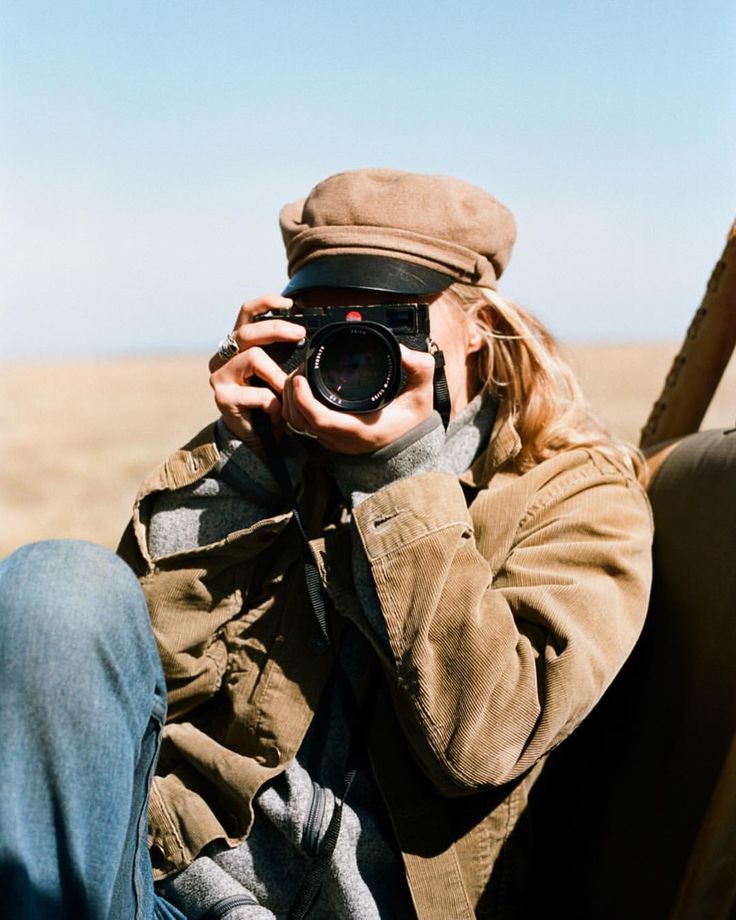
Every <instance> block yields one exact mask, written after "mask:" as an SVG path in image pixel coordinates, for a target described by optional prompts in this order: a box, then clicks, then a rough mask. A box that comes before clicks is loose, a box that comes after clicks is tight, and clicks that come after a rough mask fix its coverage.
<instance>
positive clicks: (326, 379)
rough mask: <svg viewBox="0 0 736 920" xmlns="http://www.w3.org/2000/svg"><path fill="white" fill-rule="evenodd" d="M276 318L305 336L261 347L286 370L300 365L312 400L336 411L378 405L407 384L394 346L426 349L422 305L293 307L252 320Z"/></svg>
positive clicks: (426, 313)
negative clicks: (300, 328)
mask: <svg viewBox="0 0 736 920" xmlns="http://www.w3.org/2000/svg"><path fill="white" fill-rule="evenodd" d="M275 316H278V317H280V318H283V319H285V320H288V321H289V322H290V323H297V324H299V325H300V326H303V327H304V332H305V335H304V339H303V340H302V341H301V342H298V343H296V344H294V343H291V342H274V343H273V344H271V345H268V346H266V347H265V349H264V350H265V351H266V352H267V353H268V354H269V355H270V356H271V357H272V358H273V359H274V361H275V362H276V363H277V364H278V365H279V366H280V367H281V368H282V369H283V370H284V371H285V372H286V373H287V374H288V373H290V372H291V371H293V370H294V369H295V368H297V367H299V365H300V364H302V363H303V364H304V373H305V376H306V378H307V381H308V382H309V385H310V387H311V388H312V392H313V393H314V395H315V398H316V399H318V400H319V401H320V402H322V403H324V405H326V406H329V407H330V408H331V409H336V410H338V411H340V412H352V413H356V414H361V413H366V412H375V411H377V410H378V409H381V408H383V407H384V406H385V405H387V404H388V403H389V402H391V400H392V399H393V398H394V397H395V396H396V395H397V394H398V393H399V392H400V391H401V389H402V388H403V386H404V385H405V383H406V379H405V374H404V373H403V372H402V369H401V352H400V350H399V345H400V344H401V345H405V346H406V347H407V348H413V349H414V350H415V351H425V352H428V351H429V348H430V339H429V306H428V305H427V304H426V303H387V304H371V305H369V306H348V307H324V308H314V309H308V310H305V309H292V310H287V311H284V313H283V314H282V313H266V314H261V315H260V316H258V317H257V319H259V320H263V319H273V318H274V317H275Z"/></svg>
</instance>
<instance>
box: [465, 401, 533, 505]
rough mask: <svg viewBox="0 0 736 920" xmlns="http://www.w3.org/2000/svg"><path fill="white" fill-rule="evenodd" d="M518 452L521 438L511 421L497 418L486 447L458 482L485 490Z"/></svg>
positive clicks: (507, 417)
mask: <svg viewBox="0 0 736 920" xmlns="http://www.w3.org/2000/svg"><path fill="white" fill-rule="evenodd" d="M520 451H521V438H520V437H519V432H518V431H517V430H516V428H515V426H514V423H513V421H512V420H511V418H510V417H509V416H506V417H505V418H503V417H502V418H499V419H497V420H496V424H495V426H494V428H493V433H492V434H491V438H490V441H489V442H488V447H487V448H486V449H485V450H484V451H483V452H482V453H481V454H479V455H478V457H477V458H476V460H475V461H474V462H473V464H472V465H471V467H470V469H469V470H467V471H466V472H465V473H463V474H462V475H461V476H460V481H461V482H464V483H466V484H467V485H470V486H473V488H476V489H482V488H485V487H486V486H487V485H488V483H489V482H490V480H491V478H492V477H493V476H494V475H495V473H497V472H498V470H500V469H501V468H502V467H503V466H504V465H505V464H507V463H509V462H510V461H511V460H514V459H515V458H516V457H518V455H519V452H520Z"/></svg>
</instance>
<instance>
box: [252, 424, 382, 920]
mask: <svg viewBox="0 0 736 920" xmlns="http://www.w3.org/2000/svg"><path fill="white" fill-rule="evenodd" d="M251 420H252V424H253V430H254V432H255V434H257V435H258V437H259V438H260V439H261V444H262V445H263V450H264V453H265V455H266V460H267V462H268V465H269V467H270V469H271V472H272V474H273V477H274V479H275V480H276V482H277V484H278V486H279V488H280V489H281V491H282V493H283V495H284V498H285V499H286V500H287V502H288V503H289V505H290V506H291V509H292V512H293V514H294V520H295V522H296V525H297V527H298V529H299V533H300V536H301V542H302V552H303V559H304V577H305V581H306V585H307V592H308V594H309V600H310V602H311V604H312V609H313V611H314V615H315V618H316V620H317V625H318V627H319V638H318V639H317V641H316V643H315V650H316V651H317V652H325V651H327V650H328V649H329V648H330V647H331V646H332V640H331V639H330V634H329V631H328V628H327V603H328V602H327V600H326V596H325V589H324V586H323V584H322V578H321V577H320V573H319V569H318V568H317V564H316V562H315V560H314V557H313V556H312V551H311V548H310V545H309V538H308V536H307V532H306V530H305V528H304V524H303V522H302V519H301V515H300V513H299V508H298V503H297V495H296V490H295V489H294V486H293V485H292V482H291V478H290V477H289V471H288V470H287V468H286V463H285V462H284V458H283V455H282V453H281V451H280V450H279V447H278V444H277V443H276V439H275V437H274V435H273V429H272V426H271V419H270V418H269V417H268V415H267V414H266V413H265V412H264V411H263V410H262V409H253V410H252V411H251ZM335 675H336V684H337V692H338V699H339V703H340V707H341V709H342V712H343V718H344V719H345V724H346V726H347V729H348V735H349V741H348V749H347V754H346V758H345V766H344V771H343V772H344V778H343V791H342V795H341V796H337V795H336V796H335V805H334V810H333V812H332V817H331V819H330V822H329V825H328V827H327V830H326V831H325V834H324V837H323V838H322V841H321V843H320V845H319V849H318V850H317V853H316V855H315V858H314V861H313V862H312V865H311V866H310V867H309V869H308V870H307V872H306V874H305V876H304V878H303V880H302V884H301V885H300V887H299V889H298V891H297V893H296V896H295V897H294V900H293V902H292V905H291V907H290V909H289V913H288V915H287V920H304V918H306V917H307V916H308V915H309V913H310V912H311V910H312V908H313V906H314V904H315V902H316V900H317V898H318V896H319V893H320V890H321V888H322V882H323V880H324V877H325V874H326V873H327V871H328V870H329V866H330V860H331V859H332V856H333V853H334V851H335V847H336V845H337V838H338V836H339V834H340V825H341V824H342V811H343V805H344V804H345V800H346V798H347V796H348V793H349V792H350V787H351V786H352V784H353V780H354V779H355V774H356V771H357V748H356V739H357V738H358V736H359V730H360V727H361V725H362V724H363V721H364V719H363V718H362V714H361V706H360V704H359V703H358V701H357V699H356V696H355V692H354V690H353V686H352V683H351V682H350V678H349V677H348V675H347V673H346V671H345V668H344V667H343V664H342V662H341V661H340V658H339V655H338V654H336V655H335Z"/></svg>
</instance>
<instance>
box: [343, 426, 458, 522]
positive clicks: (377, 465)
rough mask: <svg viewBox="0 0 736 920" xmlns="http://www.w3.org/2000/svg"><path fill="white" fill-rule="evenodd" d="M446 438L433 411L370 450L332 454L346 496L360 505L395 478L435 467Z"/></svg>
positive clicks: (354, 505)
mask: <svg viewBox="0 0 736 920" xmlns="http://www.w3.org/2000/svg"><path fill="white" fill-rule="evenodd" d="M444 442H445V430H444V427H443V425H442V419H441V418H440V416H439V414H438V413H437V412H433V413H432V415H430V416H429V418H427V419H425V420H424V421H423V422H420V423H419V424H418V425H416V426H415V427H414V428H412V429H411V430H410V431H408V432H407V433H406V434H404V435H402V437H400V438H397V439H396V440H395V441H393V442H392V443H391V444H387V445H386V447H382V448H380V449H379V450H376V451H374V452H373V453H371V454H361V455H360V456H357V457H355V456H350V455H347V454H332V456H331V468H332V472H333V475H334V477H335V480H336V482H337V485H338V487H339V489H340V491H341V492H342V494H343V496H345V498H349V499H350V500H351V502H352V505H353V507H357V506H358V505H359V504H361V502H363V501H364V500H365V499H366V498H367V497H368V496H369V495H371V494H373V493H374V492H377V491H378V490H379V489H382V488H383V487H384V486H387V485H390V484H391V483H392V482H396V481H397V480H400V479H405V478H406V477H408V476H415V475H417V474H418V473H426V472H429V471H430V470H433V469H435V468H436V466H437V463H438V461H439V458H440V454H441V451H442V447H443V445H444Z"/></svg>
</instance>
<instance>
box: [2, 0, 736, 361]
mask: <svg viewBox="0 0 736 920" xmlns="http://www.w3.org/2000/svg"><path fill="white" fill-rule="evenodd" d="M735 60H736V5H734V4H733V3H732V2H731V0H718V2H716V0H702V2H699V3H697V4H695V3H693V2H689V3H684V2H678V0H651V2H647V0H639V2H630V0H622V2H604V0H599V2H594V0H587V2H583V0H580V2H578V0H575V2H556V3H553V2H529V0H517V2H515V3H513V4H509V3H496V2H473V0H470V2H466V3H464V4H455V3H449V2H444V0H435V2H433V3H428V2H426V0H425V2H403V3H402V2H400V0H395V2H392V3H389V2H384V0H377V2H374V3H372V4H360V5H358V4H350V3H345V2H344V0H342V2H339V3H338V2H333V0H322V2H319V3H304V2H302V3H291V2H285V0H282V2H278V0H271V2H247V0H238V2H236V0H228V2H223V0H209V2H205V0H199V2H188V0H168V2H160V0H146V2H139V0H126V2H124V3H123V2H118V3H106V2H103V0H96V2H88V3H82V2H69V0H67V2H64V0H58V2H54V3H52V2H47V3H40V2H37V0H14V2H8V0H3V2H1V3H0V195H1V196H2V210H3V214H4V221H3V228H2V240H0V252H1V253H2V255H1V256H0V258H2V261H3V263H4V264H3V266H2V281H1V282H0V310H1V311H2V317H3V323H2V328H3V335H2V341H0V354H2V355H5V356H16V357H17V356H20V355H22V354H26V353H28V352H33V353H37V354H43V355H49V356H59V357H67V356H70V357H71V356H76V355H84V354H90V355H92V354H118V353H130V352H156V351H163V350H165V351H181V350H204V351H206V352H209V351H211V350H212V349H213V348H214V346H215V345H216V343H217V341H218V340H219V339H220V338H221V337H222V335H223V334H224V332H225V331H226V330H227V329H228V328H229V327H230V325H231V324H232V321H233V318H234V315H235V311H236V308H237V306H238V304H239V303H240V302H241V301H243V300H245V299H248V298H250V297H252V296H255V295H256V294H258V293H261V292H263V291H267V290H278V289H280V287H281V286H283V283H284V281H285V275H284V260H283V254H282V248H281V241H280V236H279V231H278V225H277V214H278V210H279V208H280V206H281V205H282V204H283V203H285V202H286V201H289V200H293V199H295V198H299V197H302V196H303V195H305V194H306V193H307V192H308V190H309V189H310V188H311V187H312V186H313V185H314V184H315V183H316V182H318V181H319V180H320V179H322V178H324V177H325V176H327V175H330V174H331V173H334V172H338V171H340V170H343V169H353V168H358V167H363V166H389V167H396V168H399V169H409V170H416V171H421V172H432V173H444V174H449V175H456V176H459V177H461V178H464V179H466V180H468V181H470V182H474V183H476V184H478V185H481V186H483V187H484V188H486V189H487V190H488V191H490V192H492V193H493V194H495V195H496V196H497V197H499V198H500V199H501V200H502V201H504V202H505V203H506V204H508V205H509V206H510V207H511V209H512V210H513V211H514V213H515V215H516V218H517V221H518V225H519V239H518V244H517V248H516V252H515V255H514V258H513V259H512V262H511V265H510V267H509V269H508V271H507V273H506V275H505V276H504V279H502V284H501V288H502V290H503V291H504V292H505V293H506V294H508V295H509V296H511V297H513V298H514V299H516V300H518V301H519V302H521V303H522V304H523V305H524V306H526V307H527V308H529V309H531V310H533V311H534V312H536V313H537V314H538V315H539V316H540V317H542V319H543V320H544V321H545V322H547V324H548V325H549V326H550V327H551V328H552V329H553V331H555V332H556V333H557V334H558V335H559V336H560V337H561V338H563V339H566V340H617V341H637V340H642V339H653V340H656V339H678V338H680V337H681V336H682V334H683V333H684V331H685V328H686V327H687V324H688V322H689V319H690V317H691V315H692V313H693V311H694V309H695V307H696V306H697V304H698V302H699V301H700V298H701V296H702V293H703V290H704V287H705V283H706V281H707V278H708V276H709V274H710V271H711V269H712V267H713V264H714V263H715V261H716V259H717V257H718V255H719V254H720V252H721V250H722V248H723V244H724V241H725V236H726V233H727V231H728V228H729V226H730V223H731V221H732V220H733V219H734V217H735V216H736V157H735V156H734V154H735V153H736V118H735V116H736V93H735V92H734V89H735V86H734V83H735V82H736V77H735V76H734V66H733V64H734V61H735Z"/></svg>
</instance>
